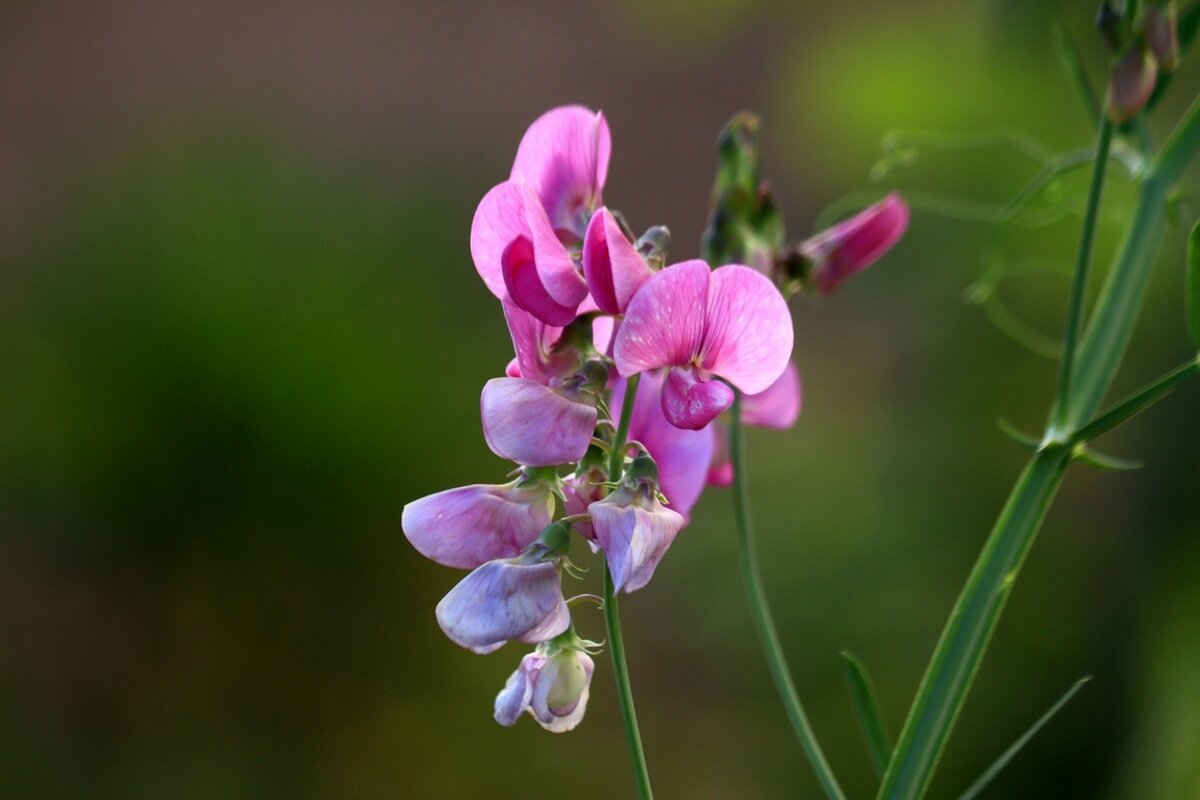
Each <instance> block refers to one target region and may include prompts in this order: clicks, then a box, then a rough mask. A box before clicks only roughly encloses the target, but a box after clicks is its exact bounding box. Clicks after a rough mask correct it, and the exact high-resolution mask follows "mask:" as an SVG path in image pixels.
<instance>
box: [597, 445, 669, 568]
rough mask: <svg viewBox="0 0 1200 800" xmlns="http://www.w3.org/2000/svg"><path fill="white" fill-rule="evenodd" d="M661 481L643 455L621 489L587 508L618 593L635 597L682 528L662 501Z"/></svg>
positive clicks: (651, 463) (649, 460)
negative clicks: (633, 594)
mask: <svg viewBox="0 0 1200 800" xmlns="http://www.w3.org/2000/svg"><path fill="white" fill-rule="evenodd" d="M657 477H658V475H657V469H656V468H655V467H654V461H653V459H651V458H649V457H647V456H639V457H638V458H637V459H635V460H634V463H633V464H632V465H631V466H630V468H629V474H628V476H627V477H626V480H625V481H624V483H623V484H622V485H621V487H620V488H618V489H616V490H615V491H614V492H613V493H612V494H610V495H609V496H608V497H606V498H604V499H603V500H599V501H597V502H595V503H592V504H591V505H590V506H588V513H589V514H590V515H591V517H592V528H593V529H594V530H595V532H596V544H597V545H598V546H599V548H600V549H601V550H603V551H604V556H605V558H606V559H607V560H608V569H609V571H610V572H611V573H612V579H613V590H614V591H620V590H622V589H623V590H624V591H626V592H635V591H637V590H638V589H641V588H642V587H643V586H645V585H646V584H647V583H649V582H650V578H652V577H653V576H654V569H655V567H657V566H658V562H659V561H661V560H662V557H663V555H665V554H666V552H667V548H668V547H670V546H671V542H673V541H674V540H675V534H677V533H679V531H680V529H681V528H683V525H684V519H683V516H682V515H681V514H679V513H678V512H676V511H674V510H672V509H669V508H667V507H666V506H664V505H663V504H662V503H661V502H660V501H659V499H658V483H657Z"/></svg>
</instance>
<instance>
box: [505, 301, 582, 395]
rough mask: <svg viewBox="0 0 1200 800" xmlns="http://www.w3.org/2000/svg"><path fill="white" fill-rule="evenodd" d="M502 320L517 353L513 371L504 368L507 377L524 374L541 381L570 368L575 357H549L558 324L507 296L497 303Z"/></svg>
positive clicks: (523, 376)
mask: <svg viewBox="0 0 1200 800" xmlns="http://www.w3.org/2000/svg"><path fill="white" fill-rule="evenodd" d="M501 305H502V307H503V309H504V321H505V322H507V323H508V333H509V336H511V337H512V342H513V349H514V350H515V351H516V353H517V358H516V364H517V369H516V372H515V373H514V372H512V371H506V374H507V375H508V376H509V377H510V378H528V379H529V380H531V381H536V382H538V383H541V384H549V383H550V381H551V379H552V378H554V377H557V376H558V375H560V374H561V373H562V372H564V371H566V370H568V369H570V367H571V366H572V365H573V363H574V361H575V357H574V356H571V355H569V354H568V355H562V356H559V357H557V358H551V356H550V354H549V350H550V348H551V346H553V344H554V343H555V342H556V341H558V338H559V336H561V335H562V328H559V327H555V326H552V325H547V324H546V323H544V322H542V321H541V320H540V319H538V318H537V317H535V316H533V315H532V314H530V313H529V312H528V311H526V310H525V309H523V308H521V307H520V306H518V305H517V304H516V303H515V302H513V301H512V300H511V299H508V298H505V299H504V300H503V301H502V303H501Z"/></svg>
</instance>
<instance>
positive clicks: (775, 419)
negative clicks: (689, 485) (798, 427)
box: [708, 362, 802, 486]
mask: <svg viewBox="0 0 1200 800" xmlns="http://www.w3.org/2000/svg"><path fill="white" fill-rule="evenodd" d="M801 402H802V396H801V391H800V370H798V369H796V365H795V364H793V363H791V362H789V363H788V365H787V369H785V370H784V371H783V374H782V375H780V376H779V378H778V379H777V380H776V381H775V382H774V383H772V384H771V385H770V386H768V387H767V388H766V390H765V391H762V392H759V393H758V394H748V395H745V396H744V397H743V398H742V422H744V423H745V424H747V425H754V426H756V427H760V428H776V429H778V430H786V429H787V428H790V427H792V426H793V425H795V424H796V420H797V419H798V418H799V417H800V406H801ZM712 429H713V441H714V444H713V455H712V460H711V461H710V462H709V469H708V485H709V486H729V485H731V484H732V483H733V462H732V461H730V459H729V431H727V430H726V429H725V426H724V425H723V424H722V423H721V421H720V420H717V421H716V422H714V423H713V424H712Z"/></svg>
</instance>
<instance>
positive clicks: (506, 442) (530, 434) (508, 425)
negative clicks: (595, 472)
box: [480, 378, 597, 467]
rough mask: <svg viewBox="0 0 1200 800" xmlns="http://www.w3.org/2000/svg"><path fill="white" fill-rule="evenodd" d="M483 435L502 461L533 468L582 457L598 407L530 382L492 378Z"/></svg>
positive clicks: (483, 408)
mask: <svg viewBox="0 0 1200 800" xmlns="http://www.w3.org/2000/svg"><path fill="white" fill-rule="evenodd" d="M480 412H481V416H482V418H483V436H484V438H485V439H486V440H487V444H488V447H489V448H491V450H492V452H493V453H495V454H496V455H498V456H500V457H501V458H507V459H508V460H509V461H515V462H517V463H518V464H525V465H528V466H532V467H548V466H555V465H557V464H569V463H571V462H573V461H578V460H579V459H581V458H583V455H584V453H586V452H587V448H588V444H590V443H591V440H592V433H593V432H594V431H595V429H596V418H597V413H596V406H595V405H594V404H589V403H585V402H580V401H578V400H572V399H570V398H568V397H564V396H563V395H562V394H560V393H559V392H556V391H555V390H553V389H551V388H549V387H547V386H543V385H541V384H540V383H535V382H533V381H531V380H528V379H526V378H493V379H492V380H490V381H488V382H487V383H486V384H485V385H484V387H483V393H482V394H481V395H480Z"/></svg>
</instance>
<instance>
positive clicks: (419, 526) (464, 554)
mask: <svg viewBox="0 0 1200 800" xmlns="http://www.w3.org/2000/svg"><path fill="white" fill-rule="evenodd" d="M553 513H554V494H553V493H552V491H551V487H550V485H549V484H548V483H544V482H542V481H533V480H519V481H513V482H512V483H509V484H504V485H499V486H489V485H483V484H475V485H473V486H462V487H460V488H457V489H447V490H446V491H444V492H438V493H437V494H432V495H429V496H428V497H422V498H421V499H420V500H414V501H413V502H411V503H409V504H407V505H406V506H404V513H403V514H402V515H401V518H400V526H401V527H402V528H403V530H404V535H405V536H406V537H408V540H409V541H410V542H412V545H413V547H415V548H416V549H417V551H418V552H419V553H420V554H421V555H423V556H425V557H426V558H429V559H432V560H434V561H436V562H437V563H439V564H442V565H444V566H447V567H457V568H459V569H474V568H475V567H478V566H479V565H481V564H483V563H484V562H487V561H491V560H493V559H497V558H509V557H511V556H515V555H517V554H518V553H520V552H521V551H522V550H523V549H525V547H526V546H528V545H529V544H530V543H531V542H533V540H535V539H536V538H537V537H538V534H539V533H541V531H542V529H543V528H545V527H546V526H547V525H549V524H550V517H551V516H552V514H553Z"/></svg>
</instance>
